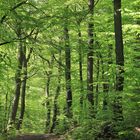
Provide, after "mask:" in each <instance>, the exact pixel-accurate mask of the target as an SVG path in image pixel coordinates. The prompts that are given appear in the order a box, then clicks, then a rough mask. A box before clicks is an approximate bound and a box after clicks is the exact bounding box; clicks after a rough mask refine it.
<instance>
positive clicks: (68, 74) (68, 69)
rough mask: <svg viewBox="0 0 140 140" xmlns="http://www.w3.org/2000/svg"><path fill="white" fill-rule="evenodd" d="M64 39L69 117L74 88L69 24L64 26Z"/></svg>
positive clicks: (67, 110) (67, 112) (67, 111)
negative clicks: (72, 83)
mask: <svg viewBox="0 0 140 140" xmlns="http://www.w3.org/2000/svg"><path fill="white" fill-rule="evenodd" d="M64 39H65V64H66V68H65V79H66V103H67V109H66V114H67V116H68V117H71V116H72V111H71V106H72V90H71V49H70V46H69V31H68V28H67V24H66V25H65V27H64Z"/></svg>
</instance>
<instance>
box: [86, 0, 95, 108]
mask: <svg viewBox="0 0 140 140" xmlns="http://www.w3.org/2000/svg"><path fill="white" fill-rule="evenodd" d="M89 12H90V21H89V24H88V37H89V42H88V53H87V98H88V101H89V102H90V104H91V105H92V106H93V105H94V97H93V45H94V39H93V36H94V35H93V27H94V24H93V12H94V0H89Z"/></svg>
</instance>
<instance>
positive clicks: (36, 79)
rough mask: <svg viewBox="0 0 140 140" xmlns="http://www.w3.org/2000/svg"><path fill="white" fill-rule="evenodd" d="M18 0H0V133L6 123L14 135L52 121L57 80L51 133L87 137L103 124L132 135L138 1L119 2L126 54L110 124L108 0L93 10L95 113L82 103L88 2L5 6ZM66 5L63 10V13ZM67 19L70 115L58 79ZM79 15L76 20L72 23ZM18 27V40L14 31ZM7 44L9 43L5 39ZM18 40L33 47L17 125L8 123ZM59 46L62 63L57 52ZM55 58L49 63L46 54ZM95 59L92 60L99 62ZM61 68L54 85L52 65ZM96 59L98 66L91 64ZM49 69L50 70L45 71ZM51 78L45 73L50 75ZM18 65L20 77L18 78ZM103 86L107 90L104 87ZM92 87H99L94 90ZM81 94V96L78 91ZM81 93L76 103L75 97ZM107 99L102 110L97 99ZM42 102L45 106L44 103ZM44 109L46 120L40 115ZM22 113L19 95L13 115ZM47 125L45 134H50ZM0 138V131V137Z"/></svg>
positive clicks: (138, 78)
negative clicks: (118, 113)
mask: <svg viewBox="0 0 140 140" xmlns="http://www.w3.org/2000/svg"><path fill="white" fill-rule="evenodd" d="M20 2H22V1H19V0H16V1H15V0H8V1H5V0H2V1H1V2H0V15H1V17H0V21H1V20H2V18H3V17H4V16H5V18H3V19H4V20H3V21H2V22H1V23H0V44H1V43H5V44H4V45H0V133H1V134H3V133H4V130H6V129H7V128H8V130H9V131H8V134H9V135H16V134H21V133H44V132H46V127H47V128H49V129H50V127H51V126H52V124H53V120H52V118H53V115H54V100H55V97H56V91H57V86H58V85H59V86H60V93H59V96H58V98H57V107H58V108H57V109H58V110H57V118H56V126H55V128H54V133H58V134H65V135H66V137H68V138H67V139H74V140H93V139H96V138H98V137H99V135H101V134H103V131H104V127H105V126H107V125H111V128H112V130H113V131H112V132H111V133H112V134H113V135H115V137H117V139H120V140H124V139H128V140H132V139H134V138H135V139H139V134H138V135H137V134H135V131H134V129H135V127H140V126H139V124H140V111H139V108H140V95H139V90H140V89H139V87H140V74H139V69H140V51H139V50H140V48H139V43H140V41H139V38H140V35H139V33H140V25H139V24H140V16H139V15H140V14H139V11H138V10H139V8H140V6H139V5H140V1H139V0H133V1H128V0H124V1H122V21H123V26H122V28H123V42H124V55H125V68H124V69H125V73H124V77H125V83H124V91H123V92H121V93H120V94H121V96H122V105H123V117H124V120H123V121H122V122H114V120H113V119H112V118H113V101H114V98H115V97H117V96H119V95H118V94H117V95H116V92H115V90H114V86H115V78H116V77H115V76H116V75H115V73H116V64H115V61H116V60H115V59H116V57H115V47H114V46H115V41H114V19H113V4H112V1H103V0H102V1H99V2H98V3H97V5H96V6H95V11H94V19H93V22H94V40H95V43H94V56H93V59H94V83H93V85H94V99H95V100H96V101H95V105H94V110H95V111H94V113H93V114H94V117H92V118H91V116H89V114H90V111H91V110H90V109H89V108H90V107H89V106H90V105H89V103H88V102H87V50H88V49H87V48H88V45H87V42H88V33H87V26H88V22H89V20H91V19H90V18H89V17H90V16H89V14H88V3H87V1H85V0H69V1H68V0H67V1H64V0H59V1H56V0H50V1H43V0H28V1H27V3H24V4H22V5H21V6H19V7H17V8H15V9H14V10H13V9H12V8H13V7H14V6H16V5H17V4H19V3H20ZM66 9H67V11H66ZM66 20H67V22H68V23H67V24H68V25H67V26H68V30H69V43H70V48H71V79H72V80H71V86H72V94H73V104H72V112H73V114H72V118H68V117H67V116H66V108H67V107H66V83H65V69H66V66H65V45H64V39H65V38H64V31H63V30H64V29H63V28H64V27H63V26H64V24H65V22H66ZM79 20H81V21H80V25H79V24H78V21H79ZM19 29H21V32H22V33H21V38H19V36H18V34H17V32H18V30H19ZM78 31H81V37H80V39H81V46H82V47H81V50H79V42H78V39H79V37H78ZM6 42H8V43H6ZM20 44H22V45H23V46H24V45H25V46H26V47H27V54H26V55H27V56H28V54H29V52H30V49H31V48H32V49H33V52H32V54H31V56H30V59H29V62H28V70H27V72H28V78H27V87H26V102H25V104H26V106H25V114H24V119H23V123H22V127H21V129H20V130H16V128H15V126H12V128H11V125H9V119H10V116H11V110H12V104H13V99H14V93H15V73H16V70H17V65H18V62H17V50H18V47H19V46H20ZM60 51H61V61H60V60H59V54H60ZM79 52H81V54H82V64H83V65H82V66H83V67H82V72H83V73H82V74H83V82H82V86H83V87H82V90H81V83H80V77H79V75H80V73H79ZM52 56H53V57H54V62H53V63H51V58H52ZM98 60H99V64H98ZM59 65H60V67H61V72H60V75H61V76H60V79H61V82H60V83H58V76H59V73H58V68H59ZM98 65H99V68H98ZM50 72H51V73H52V74H51V75H49V73H50ZM49 76H50V77H49ZM23 77H24V76H23V70H22V71H21V77H20V78H21V80H22V81H23ZM48 77H49V78H50V83H49V92H50V95H49V96H46V90H47V89H46V88H47V85H46V84H47V82H48V79H49V78H48ZM105 84H108V85H109V92H108V93H107V94H106V93H105V92H104V88H103V86H104V85H105ZM97 86H98V91H97ZM81 95H82V96H81ZM81 97H82V100H83V106H82V107H81V104H80V99H81ZM104 100H106V101H107V109H104V105H103V101H104ZM47 101H49V103H50V104H49V105H48V106H47V105H46V104H47V103H46V102H47ZM48 108H50V109H51V111H50V124H49V126H45V125H46V118H47V113H48ZM20 111H21V97H20V99H19V106H18V112H17V118H16V121H17V122H18V119H19V114H20ZM49 129H48V130H47V132H49ZM0 139H1V137H0Z"/></svg>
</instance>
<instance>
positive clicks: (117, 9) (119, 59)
mask: <svg viewBox="0 0 140 140" xmlns="http://www.w3.org/2000/svg"><path fill="white" fill-rule="evenodd" d="M114 29H115V46H116V47H115V51H116V67H117V68H116V92H121V91H123V87H124V46H123V37H122V17H121V0H114ZM114 114H115V119H122V118H123V115H122V104H121V96H117V97H116V99H115V100H114Z"/></svg>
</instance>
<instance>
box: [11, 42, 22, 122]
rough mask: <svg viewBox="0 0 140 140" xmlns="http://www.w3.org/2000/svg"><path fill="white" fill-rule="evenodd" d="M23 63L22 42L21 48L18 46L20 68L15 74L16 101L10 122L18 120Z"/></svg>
mask: <svg viewBox="0 0 140 140" xmlns="http://www.w3.org/2000/svg"><path fill="white" fill-rule="evenodd" d="M22 63H23V46H22V43H21V42H20V44H19V48H18V68H17V71H16V75H15V82H16V87H15V97H14V102H13V106H12V114H11V120H10V123H15V120H16V114H17V110H18V104H19V97H20V87H21V71H22Z"/></svg>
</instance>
